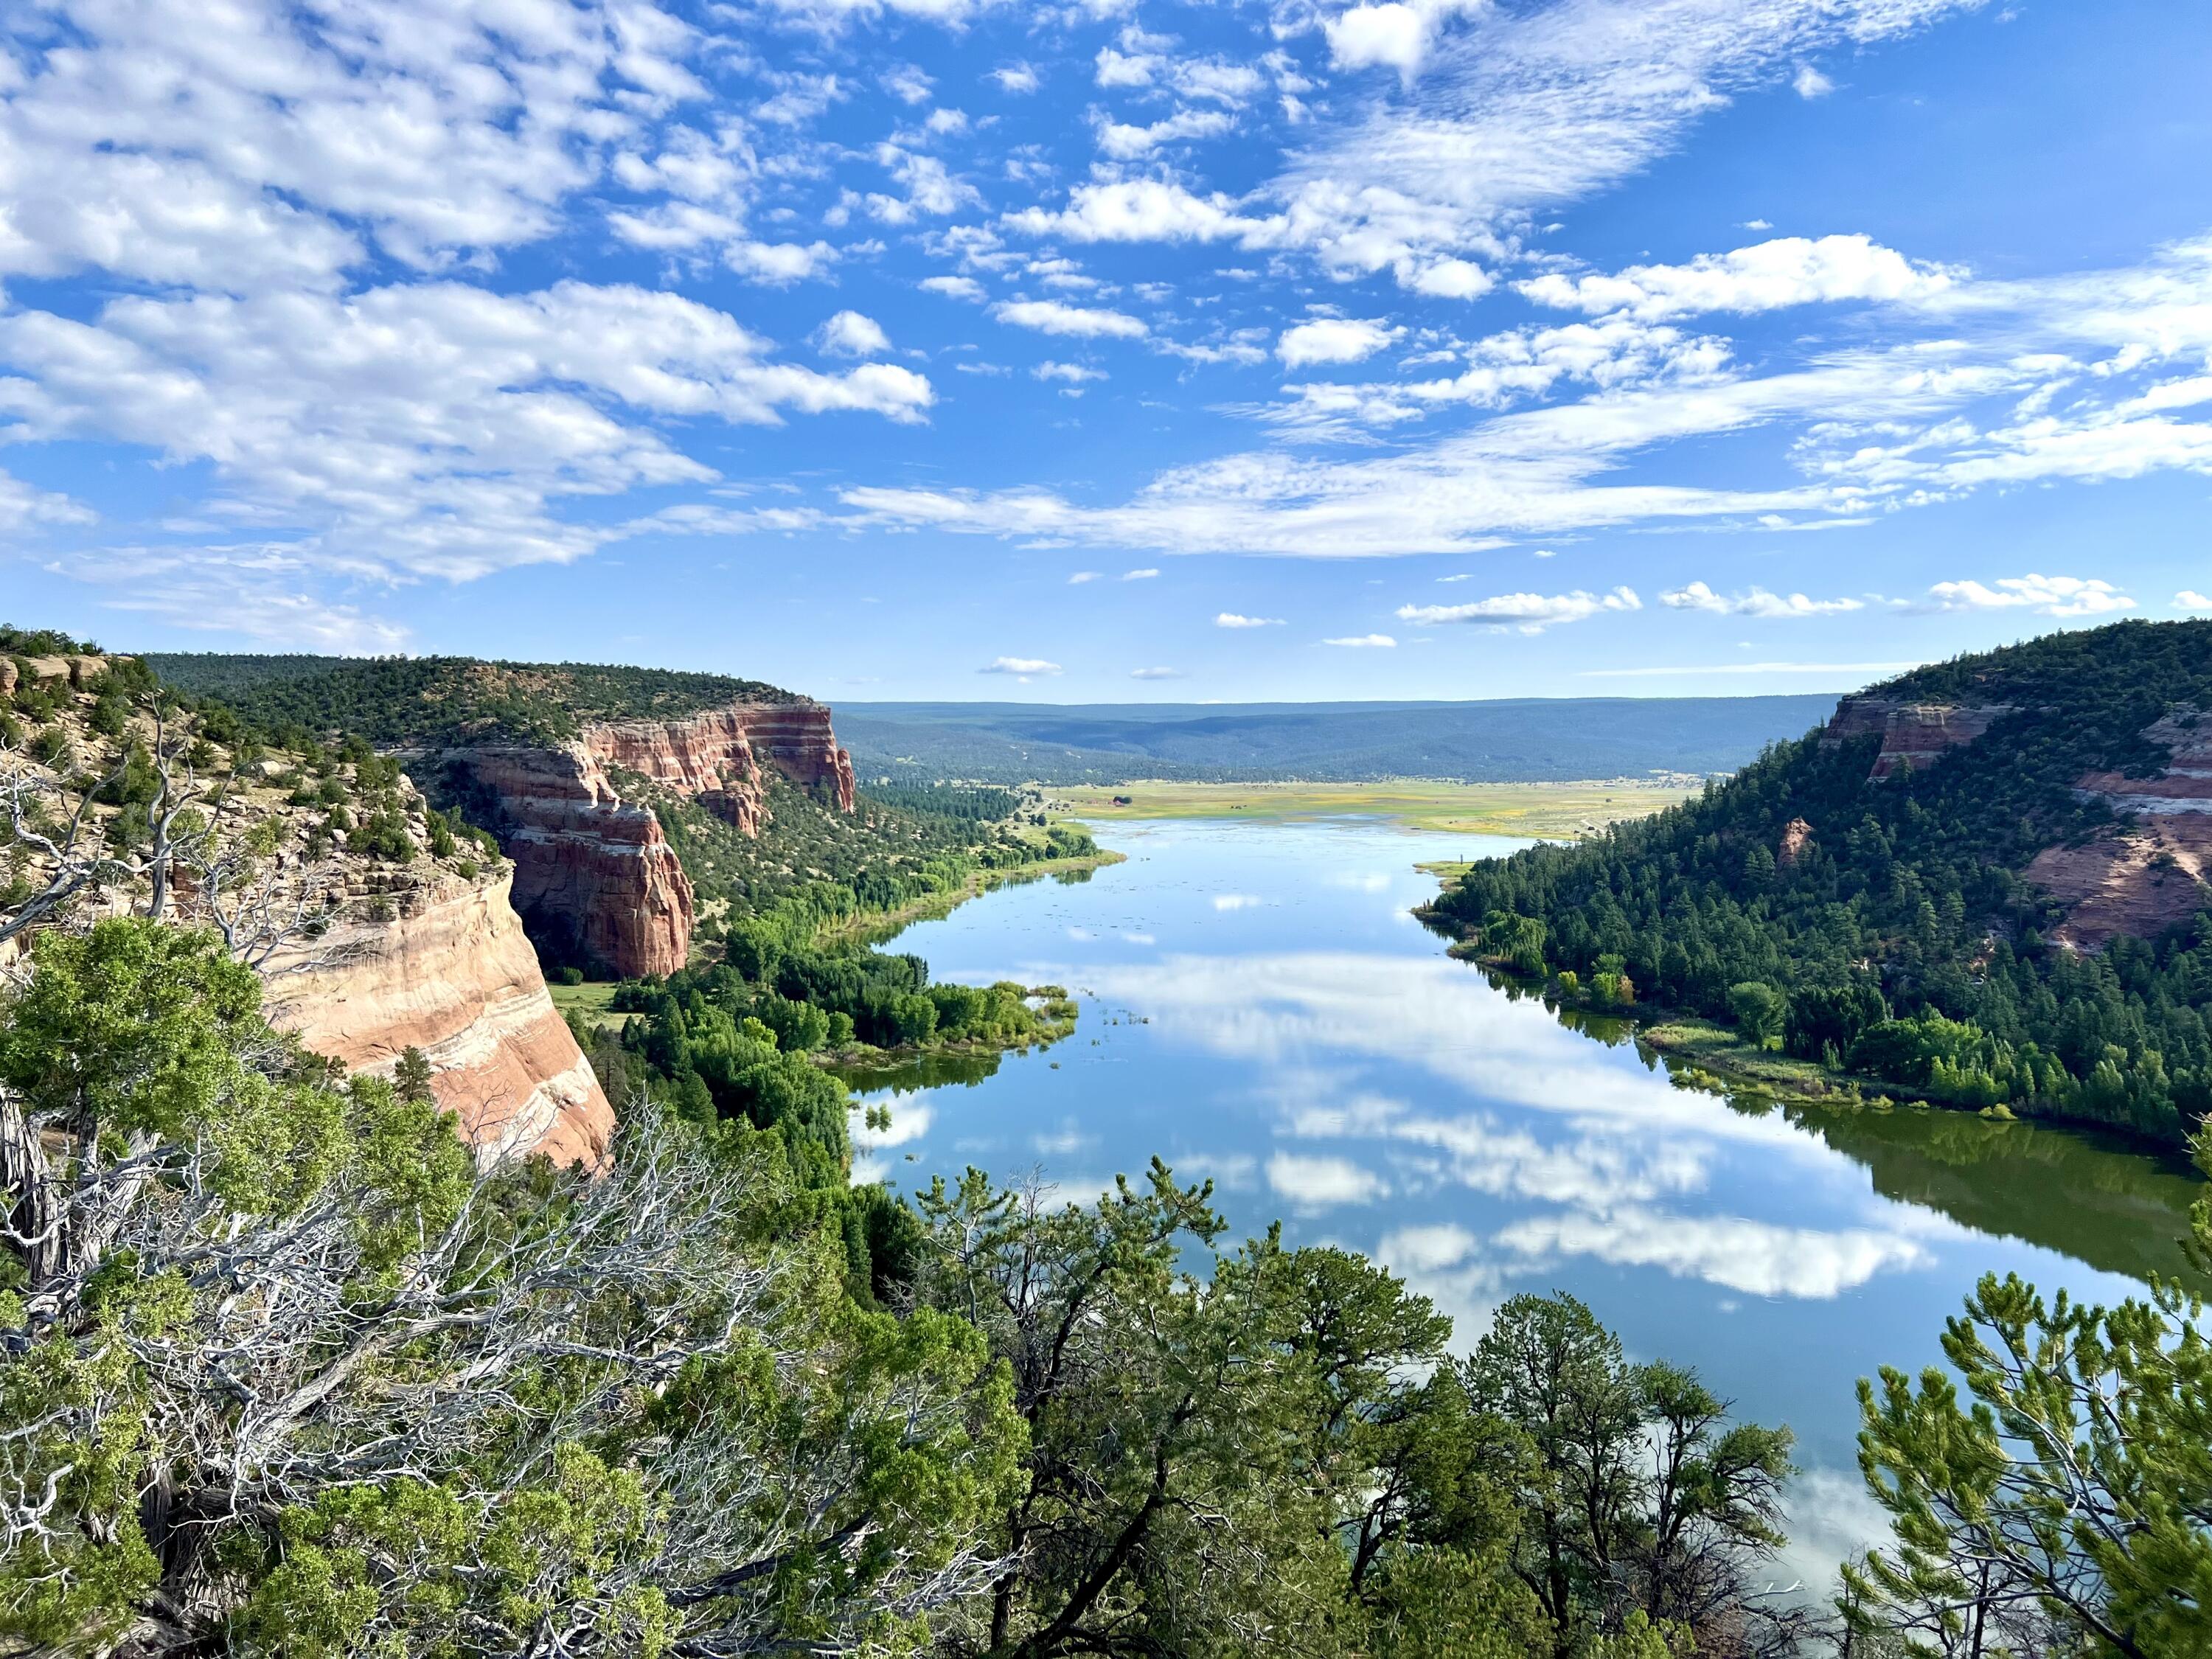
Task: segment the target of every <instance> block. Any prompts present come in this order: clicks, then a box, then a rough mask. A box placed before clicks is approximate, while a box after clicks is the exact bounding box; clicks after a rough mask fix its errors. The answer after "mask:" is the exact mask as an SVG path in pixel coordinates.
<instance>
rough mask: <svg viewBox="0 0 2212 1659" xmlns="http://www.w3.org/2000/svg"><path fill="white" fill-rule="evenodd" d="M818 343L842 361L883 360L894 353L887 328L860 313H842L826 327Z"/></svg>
mask: <svg viewBox="0 0 2212 1659" xmlns="http://www.w3.org/2000/svg"><path fill="white" fill-rule="evenodd" d="M814 343H816V344H817V345H818V346H820V347H821V348H822V349H823V350H824V351H828V352H832V353H835V354H836V356H840V357H880V356H883V354H884V352H886V351H889V350H890V349H891V340H890V335H888V334H886V333H884V330H883V325H882V324H880V323H878V322H877V321H876V319H874V318H872V317H864V316H862V315H861V314H860V313H859V312H857V311H841V312H839V313H837V314H836V316H834V317H832V318H831V319H829V321H828V322H826V323H824V324H823V325H822V326H821V328H820V329H819V330H818V331H817V332H816V334H815V336H814Z"/></svg>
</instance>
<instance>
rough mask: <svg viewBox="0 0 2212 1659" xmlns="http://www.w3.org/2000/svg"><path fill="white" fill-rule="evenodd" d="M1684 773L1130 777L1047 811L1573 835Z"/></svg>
mask: <svg viewBox="0 0 2212 1659" xmlns="http://www.w3.org/2000/svg"><path fill="white" fill-rule="evenodd" d="M1697 787H1698V786H1695V785H1692V784H1690V783H1688V782H1686V781H1682V782H1672V781H1670V782H1666V783H1655V782H1647V781H1643V780H1640V779H1614V780H1612V781H1602V780H1593V781H1586V782H1581V783H1452V782H1447V781H1441V780H1437V779H1431V778H1401V779H1395V780H1393V781H1389V782H1386V783H1147V782H1136V783H1123V784H1112V785H1098V786H1091V785H1080V786H1069V787H1047V788H1046V789H1045V790H1044V796H1045V800H1046V804H1047V806H1048V810H1049V811H1053V812H1055V813H1057V814H1059V815H1060V816H1061V817H1073V818H1080V819H1082V820H1084V821H1085V823H1111V822H1114V821H1115V820H1118V819H1124V818H1215V817H1219V818H1226V817H1249V818H1261V819H1274V820H1284V819H1295V818H1324V817H1377V818H1387V819H1389V820H1391V821H1392V822H1394V823H1401V824H1404V825H1406V826H1407V828H1409V829H1442V830H1446V831H1461V832H1464V833H1466V834H1468V835H1478V836H1538V837H1541V838H1543V839H1547V840H1559V841H1565V840H1574V839H1577V838H1579V837H1581V836H1586V835H1593V834H1595V833H1596V832H1597V831H1598V830H1599V829H1602V828H1603V827H1604V826H1605V825H1607V824H1608V823H1613V822H1615V821H1616V820H1618V819H1621V818H1635V817H1645V816H1647V815H1648V814H1650V813H1653V812H1656V811H1661V810H1662V808H1665V807H1668V806H1672V805H1674V804H1675V803H1676V802H1677V801H1680V800H1682V799H1686V798H1687V797H1689V796H1690V795H1692V794H1694V793H1697Z"/></svg>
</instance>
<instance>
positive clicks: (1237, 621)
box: [1213, 611, 1283, 628]
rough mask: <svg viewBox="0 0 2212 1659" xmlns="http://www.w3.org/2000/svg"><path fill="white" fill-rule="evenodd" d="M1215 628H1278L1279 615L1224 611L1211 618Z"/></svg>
mask: <svg viewBox="0 0 2212 1659" xmlns="http://www.w3.org/2000/svg"><path fill="white" fill-rule="evenodd" d="M1213 625H1214V626H1215V627H1216V628H1280V627H1281V626H1282V625H1283V619H1282V618H1281V617H1247V616H1243V615H1240V614H1239V613H1238V612H1237V611H1223V612H1222V613H1221V614H1220V615H1219V616H1218V617H1215V618H1214V619H1213Z"/></svg>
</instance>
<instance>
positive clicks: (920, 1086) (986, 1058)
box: [829, 1050, 1024, 1095]
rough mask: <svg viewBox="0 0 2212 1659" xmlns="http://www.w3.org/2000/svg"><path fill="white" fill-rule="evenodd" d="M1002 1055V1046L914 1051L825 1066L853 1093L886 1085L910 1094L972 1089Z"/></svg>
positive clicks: (990, 1073)
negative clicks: (904, 1056) (878, 1060)
mask: <svg viewBox="0 0 2212 1659" xmlns="http://www.w3.org/2000/svg"><path fill="white" fill-rule="evenodd" d="M1014 1052H1017V1053H1019V1052H1024V1051H1022V1050H1016V1051H1014ZM1005 1059H1006V1051H1004V1050H1000V1051H998V1052H994V1053H991V1054H918V1055H916V1056H915V1058H913V1059H911V1060H895V1061H892V1062H891V1063H890V1064H888V1065H883V1064H877V1065H868V1064H860V1065H854V1066H830V1067H829V1072H830V1073H831V1074H832V1075H833V1076H835V1077H836V1079H837V1080H838V1081H839V1082H841V1083H842V1084H843V1085H845V1086H846V1087H847V1088H848V1089H850V1090H851V1091H853V1092H854V1094H856V1095H865V1094H873V1093H875V1092H876V1091H878V1090H881V1089H888V1090H890V1091H891V1093H892V1094H894V1095H914V1094H920V1093H921V1092H922V1091H924V1090H927V1089H944V1088H949V1087H951V1085H954V1084H958V1085H961V1086H962V1087H963V1088H969V1089H972V1088H974V1087H975V1085H977V1084H979V1083H981V1082H982V1081H983V1080H984V1079H986V1078H990V1077H995V1076H996V1075H998V1071H999V1066H1000V1061H1002V1060H1005Z"/></svg>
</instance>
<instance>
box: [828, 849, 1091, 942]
mask: <svg viewBox="0 0 2212 1659" xmlns="http://www.w3.org/2000/svg"><path fill="white" fill-rule="evenodd" d="M1128 857H1129V855H1128V854H1127V853H1116V852H1114V851H1111V850H1110V849H1109V848H1103V847H1102V848H1099V849H1098V850H1097V852H1096V853H1085V854H1082V855H1081V856H1080V857H1078V858H1067V859H1043V860H1039V861H1038V862H1036V863H1035V864H1024V865H1018V866H1015V867H1014V868H1013V869H1011V870H978V871H976V872H974V873H973V874H971V875H970V876H969V878H968V879H967V880H966V881H964V882H963V883H962V884H961V885H960V886H959V887H958V888H957V889H955V890H952V891H951V892H945V893H931V894H929V895H927V896H925V897H922V898H917V899H909V900H908V902H906V903H904V904H901V905H896V906H894V907H893V908H890V909H888V910H870V911H867V912H866V913H865V914H863V915H856V916H853V917H850V918H848V920H846V921H840V922H836V923H833V924H831V925H830V926H829V927H821V928H817V929H816V930H815V933H814V938H815V939H817V941H818V940H823V939H860V940H861V942H862V943H864V944H867V945H886V944H889V943H890V941H891V940H892V939H896V937H897V936H898V935H899V934H900V933H903V932H904V931H905V930H906V929H907V928H908V927H911V926H913V924H915V922H917V921H941V920H943V919H944V918H945V917H946V916H948V915H951V914H952V912H953V911H955V910H957V909H958V908H960V907H961V906H962V905H963V904H965V903H967V902H968V901H969V899H973V898H981V897H982V896H983V895H984V894H986V893H987V892H990V891H992V890H994V889H995V888H1000V887H1009V886H1014V885H1018V884H1021V883H1024V882H1030V881H1042V880H1043V879H1044V878H1046V877H1048V876H1071V875H1088V874H1090V873H1091V872H1094V871H1097V870H1103V869H1105V868H1106V867H1107V866H1109V865H1115V864H1123V863H1126V862H1127V860H1128ZM883 928H889V929H890V932H889V933H879V932H878V930H879V929H883Z"/></svg>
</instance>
